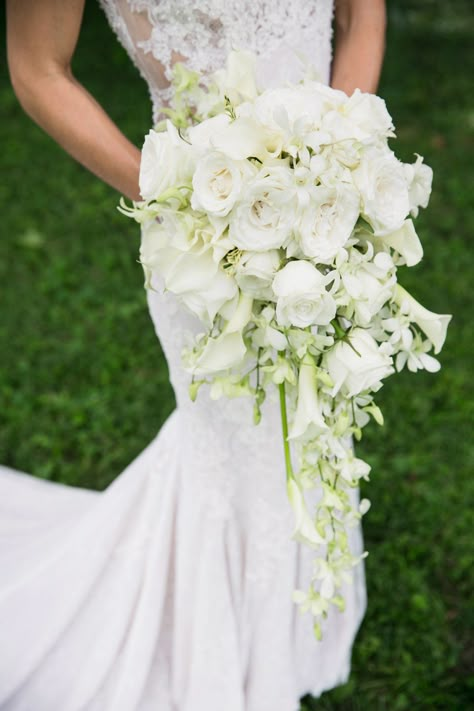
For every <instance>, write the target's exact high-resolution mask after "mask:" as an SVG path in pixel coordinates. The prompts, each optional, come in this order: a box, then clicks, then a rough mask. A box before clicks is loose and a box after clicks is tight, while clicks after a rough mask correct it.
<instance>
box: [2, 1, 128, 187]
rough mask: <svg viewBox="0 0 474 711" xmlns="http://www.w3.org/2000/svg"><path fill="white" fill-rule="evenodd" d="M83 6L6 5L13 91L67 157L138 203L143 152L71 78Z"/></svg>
mask: <svg viewBox="0 0 474 711" xmlns="http://www.w3.org/2000/svg"><path fill="white" fill-rule="evenodd" d="M84 2H85V0H71V1H70V2H64V1H63V0H37V2H31V0H7V53H8V66H9V70H10V77H11V81H12V85H13V88H14V90H15V93H16V95H17V97H18V100H19V101H20V103H21V105H22V107H23V108H24V110H25V111H26V113H27V114H29V115H30V116H31V118H32V119H33V120H34V121H35V122H36V123H37V124H38V125H39V126H41V127H42V128H43V129H44V130H45V131H46V132H47V133H49V135H50V136H52V138H54V140H55V141H57V142H58V143H59V144H60V145H61V146H62V147H63V148H64V149H65V150H66V151H68V153H70V154H71V155H72V156H73V157H74V158H75V159H76V160H78V161H79V162H80V163H82V165H84V166H85V167H86V168H88V169H89V170H90V171H92V172H93V173H95V175H97V176H99V178H101V179H102V180H104V181H105V182H106V183H108V184H109V185H112V186H113V187H114V188H116V189H117V190H118V191H119V192H120V193H122V194H123V195H126V196H127V197H129V198H131V199H134V200H139V199H140V194H139V192H138V174H139V166H140V151H139V150H138V148H137V147H136V146H134V145H133V144H132V143H131V142H130V141H129V140H128V139H127V138H126V137H125V136H124V135H123V133H122V132H121V131H120V130H119V129H118V127H117V126H116V125H115V124H114V123H113V121H112V120H111V119H110V118H109V116H108V115H107V114H106V113H105V111H104V110H103V109H102V107H101V106H100V105H99V104H98V103H97V101H96V100H95V99H94V98H93V97H92V96H91V94H89V92H88V91H87V90H86V89H85V88H84V87H83V86H82V84H80V83H79V82H78V81H77V80H76V79H75V77H74V76H73V74H72V70H71V59H72V56H73V54H74V50H75V48H76V44H77V39H78V36H79V30H80V27H81V22H82V14H83V10H84ZM111 79H112V77H111ZM130 109H131V110H132V106H130Z"/></svg>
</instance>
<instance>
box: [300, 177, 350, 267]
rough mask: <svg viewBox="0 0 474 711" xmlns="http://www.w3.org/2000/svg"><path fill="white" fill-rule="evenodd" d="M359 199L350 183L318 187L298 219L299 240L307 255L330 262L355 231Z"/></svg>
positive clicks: (326, 262) (325, 262)
mask: <svg viewBox="0 0 474 711" xmlns="http://www.w3.org/2000/svg"><path fill="white" fill-rule="evenodd" d="M359 203H360V200H359V195H358V193H357V192H356V191H355V190H353V189H352V188H350V187H348V186H345V185H340V186H339V187H337V188H325V187H323V186H318V187H316V188H315V190H314V192H313V194H312V201H311V203H310V205H309V206H308V208H307V209H306V210H304V212H303V214H302V218H301V220H300V223H299V229H298V232H299V244H300V246H301V249H302V251H303V253H304V255H305V256H306V257H311V258H312V259H315V260H316V261H318V262H320V263H322V264H329V263H330V262H331V261H332V260H333V259H334V257H335V256H336V255H337V253H338V252H339V250H340V249H341V247H343V246H344V245H345V244H346V242H347V240H348V239H349V237H350V236H351V234H352V231H353V229H354V227H355V224H356V222H357V219H358V217H359Z"/></svg>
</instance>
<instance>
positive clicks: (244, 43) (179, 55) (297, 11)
mask: <svg viewBox="0 0 474 711" xmlns="http://www.w3.org/2000/svg"><path fill="white" fill-rule="evenodd" d="M99 2H100V4H101V6H102V7H103V9H104V11H105V13H106V15H107V18H108V20H109V23H110V25H111V26H112V28H113V29H114V31H115V32H116V34H117V36H118V38H119V40H120V42H121V43H122V45H123V46H124V47H125V49H126V50H127V52H128V54H129V55H130V57H131V59H132V61H133V62H134V64H135V66H136V67H137V68H138V69H139V71H140V73H141V75H142V76H143V78H144V79H145V81H146V82H147V84H148V88H149V91H150V95H151V99H152V103H153V120H154V121H157V120H158V119H159V118H161V115H160V108H161V107H162V106H165V105H166V104H167V102H168V101H169V99H170V96H171V88H170V80H171V69H172V66H173V64H174V62H176V61H186V63H187V65H188V66H190V67H191V68H192V69H195V70H198V71H202V72H203V73H204V74H208V73H209V72H212V71H215V70H216V69H219V68H220V67H222V66H223V65H224V62H225V57H226V55H227V53H228V52H229V51H230V50H231V49H251V50H253V51H254V52H255V54H256V55H257V79H258V81H259V83H260V85H261V86H262V88H264V87H265V88H266V87H270V86H276V85H278V84H282V83H284V82H285V81H297V80H298V79H299V78H301V76H302V74H303V71H304V68H305V63H310V64H312V65H313V66H314V68H315V69H316V71H317V73H318V78H319V79H320V80H321V81H323V82H326V83H327V82H328V80H329V66H330V58H331V36H332V14H333V0H194V2H186V0H99Z"/></svg>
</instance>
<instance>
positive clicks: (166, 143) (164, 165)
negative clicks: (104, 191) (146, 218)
mask: <svg viewBox="0 0 474 711" xmlns="http://www.w3.org/2000/svg"><path fill="white" fill-rule="evenodd" d="M166 124H167V130H166V131H162V132H159V133H158V132H157V131H154V130H153V129H151V130H150V131H149V133H148V134H147V136H146V137H145V141H144V143H143V148H142V153H141V161H140V173H139V178H138V182H139V186H140V194H141V196H142V197H143V199H144V200H154V199H156V198H158V197H159V196H160V195H161V194H162V193H164V192H165V190H167V189H168V188H171V187H175V186H178V185H181V184H183V183H189V182H190V180H191V176H192V174H193V171H194V165H195V152H194V150H193V148H192V147H191V146H190V145H189V143H186V141H183V140H182V139H181V138H180V137H179V134H178V133H177V131H176V128H175V127H174V126H173V124H172V123H171V121H169V120H168V121H167V122H166Z"/></svg>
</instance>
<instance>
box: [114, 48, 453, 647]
mask: <svg viewBox="0 0 474 711" xmlns="http://www.w3.org/2000/svg"><path fill="white" fill-rule="evenodd" d="M174 88H175V94H174V99H173V102H172V105H171V107H170V108H168V109H166V110H165V111H166V112H167V114H168V117H169V118H167V119H165V120H164V121H162V122H161V123H160V124H159V125H157V126H156V127H155V129H153V130H151V131H150V132H149V134H148V135H147V136H146V139H145V143H144V146H143V152H142V161H141V169H140V191H141V195H142V197H143V201H140V202H135V203H133V206H132V207H127V206H126V205H125V203H124V202H123V200H122V202H121V206H122V211H123V212H125V213H126V214H128V215H130V216H132V217H134V218H135V219H136V220H137V221H138V222H140V223H142V244H141V252H140V260H141V263H142V265H143V268H144V272H145V276H146V282H145V285H146V287H148V288H151V284H150V277H151V274H152V271H154V270H156V271H157V272H159V273H160V274H161V275H162V277H163V279H164V284H165V288H166V289H167V290H168V291H170V292H173V293H174V294H176V295H177V296H178V298H179V299H180V300H181V301H182V302H183V303H184V304H185V305H186V307H187V308H188V309H190V310H191V311H192V312H193V313H194V314H195V315H196V316H197V317H198V318H199V319H200V321H201V323H202V327H203V330H202V332H201V333H200V334H199V335H198V336H197V337H196V338H195V341H194V343H192V345H191V346H190V347H187V348H186V349H185V350H184V352H183V365H184V367H185V368H186V369H187V370H188V371H189V372H190V373H191V374H192V381H191V386H190V396H191V397H192V398H196V397H197V393H198V389H199V387H201V386H202V385H203V384H204V383H208V384H210V388H211V389H210V395H211V397H212V398H218V397H221V396H226V397H234V396H240V395H250V396H252V397H253V398H254V420H255V423H258V422H259V419H260V417H261V405H262V403H263V401H264V399H265V397H266V395H267V393H268V391H269V389H270V388H274V387H276V388H277V389H278V390H279V400H280V409H281V420H282V435H283V449H284V457H285V463H286V487H287V493H288V498H289V501H290V503H291V506H292V507H293V510H294V514H295V530H294V533H293V537H294V539H295V540H298V541H300V542H303V543H304V544H307V545H308V546H310V547H311V548H312V549H314V555H315V558H314V572H313V576H312V580H311V581H310V585H309V589H308V590H295V591H294V594H293V599H294V601H295V602H296V603H298V604H299V605H300V608H301V610H302V611H307V610H309V611H311V613H312V615H313V616H314V631H315V634H316V636H317V637H318V638H320V636H321V621H322V620H323V619H324V617H325V616H326V615H327V612H328V610H329V607H330V605H331V604H332V605H336V606H337V607H338V608H339V609H343V608H344V599H343V597H342V595H341V586H342V584H343V583H344V582H345V581H348V580H350V571H351V568H352V567H353V566H354V565H356V564H357V563H358V562H359V560H360V557H356V556H354V555H353V554H352V553H351V551H350V549H349V546H348V535H347V531H348V527H350V526H352V525H355V524H356V523H357V522H358V521H359V519H360V518H361V516H362V515H363V514H364V513H365V512H366V511H367V510H368V508H369V505H370V504H369V501H368V500H367V499H362V500H361V501H360V504H359V505H358V508H355V507H354V506H353V505H352V504H351V497H350V496H349V492H350V490H351V488H354V487H357V486H358V484H359V481H360V480H361V479H366V480H367V479H368V477H369V471H370V466H369V465H368V464H367V463H366V462H364V461H363V460H361V459H359V458H358V457H356V456H355V453H354V450H353V447H352V440H353V438H355V439H360V437H361V433H362V428H363V427H364V426H365V425H366V424H367V422H368V421H369V420H370V419H371V418H372V419H374V420H375V421H376V422H377V423H379V424H382V422H383V418H382V413H381V411H380V409H379V408H378V406H377V405H376V404H375V402H374V394H375V393H376V392H377V391H378V390H379V389H380V387H381V386H382V381H383V380H384V379H385V378H387V377H388V376H389V375H391V374H392V373H394V372H395V371H400V370H401V369H402V368H404V367H407V368H408V369H409V370H411V371H417V370H419V369H426V370H428V371H431V372H435V371H437V370H438V369H439V367H440V364H439V362H438V360H437V359H436V358H435V357H434V356H433V355H431V352H433V353H434V354H437V353H439V351H440V349H441V347H442V345H443V342H444V340H445V336H446V329H447V326H448V323H449V321H450V319H451V316H450V315H446V314H441V315H439V314H435V313H432V312H430V311H428V310H427V309H426V308H424V307H423V306H421V305H420V304H419V303H418V302H417V301H416V300H415V299H414V298H413V297H412V296H411V295H410V294H409V293H408V292H407V291H406V290H405V289H404V288H403V287H402V286H401V285H400V284H399V283H398V280H397V273H398V267H400V266H402V265H406V266H408V267H411V266H413V265H414V264H417V263H418V262H419V261H420V259H421V258H422V255H423V250H422V246H421V244H420V240H419V239H418V237H417V234H416V232H415V228H414V226H413V221H412V219H411V218H413V217H416V216H417V214H418V210H419V208H420V207H426V205H427V203H428V199H429V195H430V192H431V180H432V171H431V169H430V168H429V167H428V166H427V165H425V164H424V163H423V159H422V157H421V156H417V158H416V160H415V161H414V163H411V164H406V163H401V162H400V161H399V160H398V159H397V158H396V156H395V155H394V153H393V151H392V150H391V149H390V148H389V146H388V139H389V138H391V137H393V136H395V134H394V127H393V124H392V120H391V117H390V115H389V113H388V112H387V109H386V106H385V103H384V101H383V100H382V99H380V98H379V97H377V96H375V95H372V94H364V93H361V92H360V91H358V90H356V91H355V92H354V94H353V95H352V96H351V97H348V96H347V95H346V94H344V93H343V92H341V91H337V90H334V89H331V88H329V87H328V86H326V85H323V84H321V83H319V82H317V81H316V80H315V79H314V77H313V76H312V75H311V71H308V72H307V74H306V76H305V77H304V79H303V80H302V81H301V82H300V83H299V84H295V85H288V86H284V87H282V88H277V89H267V90H265V91H259V90H258V88H257V85H256V80H255V56H254V55H253V54H252V53H250V52H247V51H239V52H235V51H234V52H231V53H230V54H229V56H228V60H227V66H226V68H224V69H222V70H219V71H218V72H215V73H214V74H212V75H209V76H208V77H201V76H200V75H199V74H197V73H196V72H191V71H189V70H188V69H187V68H186V67H185V66H184V65H182V64H178V65H175V75H174ZM313 487H318V489H319V490H320V491H321V497H320V499H319V502H318V503H317V505H316V506H315V507H313V510H310V507H309V506H308V503H307V500H306V499H307V497H306V496H305V494H306V492H307V491H308V490H309V489H311V488H313ZM364 555H366V554H364ZM361 557H364V556H361Z"/></svg>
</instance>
